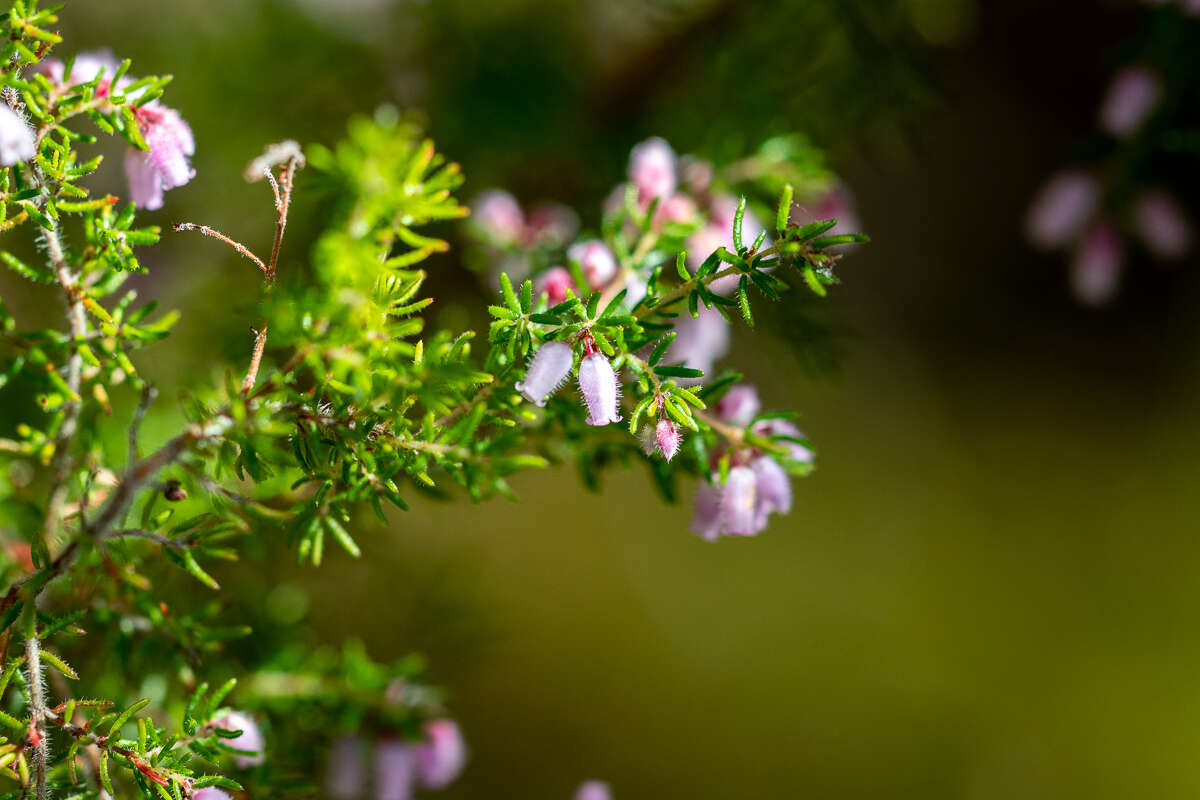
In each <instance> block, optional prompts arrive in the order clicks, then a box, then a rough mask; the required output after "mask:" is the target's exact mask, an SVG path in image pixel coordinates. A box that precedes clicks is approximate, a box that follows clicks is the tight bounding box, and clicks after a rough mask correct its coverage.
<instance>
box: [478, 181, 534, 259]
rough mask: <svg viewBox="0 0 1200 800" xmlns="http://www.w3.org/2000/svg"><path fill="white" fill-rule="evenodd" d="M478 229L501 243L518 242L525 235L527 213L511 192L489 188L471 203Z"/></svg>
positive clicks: (490, 238)
mask: <svg viewBox="0 0 1200 800" xmlns="http://www.w3.org/2000/svg"><path fill="white" fill-rule="evenodd" d="M471 217H472V220H473V222H474V226H475V228H476V230H478V231H479V232H480V233H481V234H482V235H483V236H484V237H486V238H487V239H489V240H491V241H492V242H493V243H495V244H499V245H512V244H516V243H517V242H518V241H520V240H521V238H522V237H523V236H524V235H525V215H524V214H523V213H522V212H521V206H520V205H518V204H517V200H516V198H515V197H513V196H512V195H511V194H509V193H508V192H506V191H503V190H501V189H489V190H488V191H486V192H484V193H483V194H481V195H479V196H478V197H476V198H475V202H473V203H471Z"/></svg>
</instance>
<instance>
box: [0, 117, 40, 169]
mask: <svg viewBox="0 0 1200 800" xmlns="http://www.w3.org/2000/svg"><path fill="white" fill-rule="evenodd" d="M36 152H37V143H36V142H35V141H34V137H33V129H32V128H30V127H29V123H27V122H26V121H25V120H23V119H21V117H20V116H19V115H18V114H17V113H16V112H15V111H13V110H12V109H11V108H9V107H8V106H6V105H0V165H2V166H5V167H11V166H12V165H14V164H18V163H20V162H22V161H28V160H29V159H31V158H33V156H34V154H35V153H36Z"/></svg>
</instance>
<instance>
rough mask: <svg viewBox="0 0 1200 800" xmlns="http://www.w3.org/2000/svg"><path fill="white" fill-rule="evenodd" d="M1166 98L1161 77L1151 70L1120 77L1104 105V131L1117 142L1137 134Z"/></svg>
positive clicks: (1136, 69)
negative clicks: (1159, 103) (1164, 97)
mask: <svg viewBox="0 0 1200 800" xmlns="http://www.w3.org/2000/svg"><path fill="white" fill-rule="evenodd" d="M1161 96H1162V82H1161V81H1160V80H1159V77H1158V74H1157V73H1155V72H1154V71H1153V70H1151V69H1149V68H1147V67H1126V68H1125V69H1123V70H1121V71H1120V72H1119V73H1117V75H1116V77H1114V78H1113V81H1112V83H1111V84H1109V87H1108V94H1107V95H1106V96H1105V98H1104V102H1103V103H1102V104H1101V105H1100V127H1101V129H1102V130H1104V131H1105V132H1106V133H1109V134H1112V135H1113V136H1116V137H1117V138H1125V137H1127V136H1131V135H1132V134H1134V133H1136V132H1137V130H1138V129H1139V128H1140V127H1142V123H1143V122H1145V121H1146V118H1147V117H1149V116H1150V112H1152V111H1153V110H1154V107H1155V106H1157V105H1158V101H1159V98H1160V97H1161Z"/></svg>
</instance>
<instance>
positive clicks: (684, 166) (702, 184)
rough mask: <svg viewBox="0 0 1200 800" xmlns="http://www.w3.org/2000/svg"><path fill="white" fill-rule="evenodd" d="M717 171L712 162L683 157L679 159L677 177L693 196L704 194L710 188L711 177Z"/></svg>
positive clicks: (693, 157)
mask: <svg viewBox="0 0 1200 800" xmlns="http://www.w3.org/2000/svg"><path fill="white" fill-rule="evenodd" d="M716 173H717V170H716V168H715V167H714V166H713V165H712V162H710V161H705V160H703V159H700V158H696V157H695V156H684V157H683V158H681V159H679V175H680V177H681V178H682V179H683V184H684V186H686V187H687V189H688V191H689V192H692V193H693V194H704V193H706V192H707V191H708V189H709V187H710V186H712V182H713V177H714V176H715V175H716Z"/></svg>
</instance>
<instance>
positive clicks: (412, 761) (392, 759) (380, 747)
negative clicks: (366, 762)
mask: <svg viewBox="0 0 1200 800" xmlns="http://www.w3.org/2000/svg"><path fill="white" fill-rule="evenodd" d="M416 777H417V748H416V747H415V746H413V745H411V744H409V743H407V742H403V741H401V740H399V739H381V740H380V741H379V742H377V743H376V744H375V798H376V800H409V798H411V797H412V791H413V783H414V782H415V781H416Z"/></svg>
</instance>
